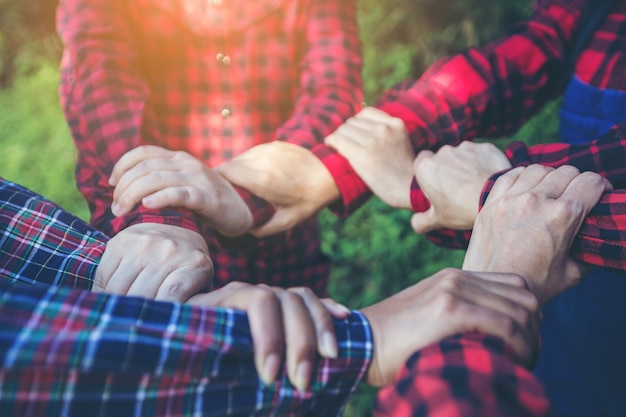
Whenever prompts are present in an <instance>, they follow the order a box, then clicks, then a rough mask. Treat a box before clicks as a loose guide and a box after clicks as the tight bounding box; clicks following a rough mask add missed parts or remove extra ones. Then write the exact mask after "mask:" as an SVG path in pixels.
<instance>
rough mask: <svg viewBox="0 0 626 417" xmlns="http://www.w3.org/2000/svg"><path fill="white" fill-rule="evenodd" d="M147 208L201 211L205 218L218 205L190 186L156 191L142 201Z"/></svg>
mask: <svg viewBox="0 0 626 417" xmlns="http://www.w3.org/2000/svg"><path fill="white" fill-rule="evenodd" d="M141 204H143V205H144V207H146V208H150V209H159V208H163V207H185V208H188V209H190V210H194V211H196V212H199V211H201V212H202V213H203V215H205V217H210V216H209V215H208V214H209V213H214V212H215V211H216V210H217V208H218V204H217V201H216V200H214V199H205V198H203V195H202V193H201V192H199V190H197V189H196V188H195V187H191V186H188V185H185V186H177V187H169V188H166V189H163V190H159V191H156V192H155V193H153V194H150V195H147V196H145V197H144V198H142V199H141Z"/></svg>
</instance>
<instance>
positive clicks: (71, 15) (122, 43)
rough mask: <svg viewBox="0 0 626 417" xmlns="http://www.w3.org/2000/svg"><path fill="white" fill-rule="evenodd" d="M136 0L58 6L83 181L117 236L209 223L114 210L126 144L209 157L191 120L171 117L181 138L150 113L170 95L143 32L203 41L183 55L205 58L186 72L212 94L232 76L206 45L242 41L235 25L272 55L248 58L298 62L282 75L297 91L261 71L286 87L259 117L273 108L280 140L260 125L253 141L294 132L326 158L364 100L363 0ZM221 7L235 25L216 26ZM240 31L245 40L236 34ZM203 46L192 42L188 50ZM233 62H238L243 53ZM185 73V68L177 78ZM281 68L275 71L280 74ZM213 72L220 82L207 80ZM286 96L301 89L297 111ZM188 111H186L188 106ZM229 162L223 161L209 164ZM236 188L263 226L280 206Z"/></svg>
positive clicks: (64, 89)
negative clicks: (153, 103) (113, 179)
mask: <svg viewBox="0 0 626 417" xmlns="http://www.w3.org/2000/svg"><path fill="white" fill-rule="evenodd" d="M129 4H132V3H129ZM129 4H127V2H126V1H123V0H116V1H113V2H111V1H105V0H90V1H88V2H87V1H85V0H62V1H61V2H60V5H59V9H58V13H57V26H58V30H59V34H60V36H61V38H62V40H63V42H64V45H65V51H64V59H63V62H62V65H61V67H62V68H61V88H60V92H61V99H62V102H63V108H64V112H65V115H66V118H67V120H68V124H69V126H70V130H71V131H72V136H73V137H74V140H75V143H76V146H77V149H78V164H77V183H78V186H79V189H80V190H81V192H82V193H83V194H84V195H85V197H86V198H87V200H88V201H89V202H90V209H91V211H92V220H91V222H92V223H93V224H95V225H97V227H99V228H100V229H101V230H104V231H106V232H107V233H108V234H111V235H112V234H115V233H117V232H119V231H120V230H122V229H124V228H125V227H128V226H129V225H131V224H136V223H142V222H143V221H145V220H149V221H151V222H161V223H167V224H171V225H178V226H182V227H185V228H187V229H190V230H194V231H196V232H200V231H201V230H205V229H204V228H203V225H202V224H201V223H200V221H199V220H198V217H197V216H194V215H193V213H192V212H190V211H189V210H185V209H176V210H172V209H168V210H165V209H164V210H149V209H146V208H144V207H143V206H141V205H140V206H139V207H137V208H136V210H133V211H132V212H130V213H128V214H127V215H124V216H122V217H119V218H116V217H114V216H113V215H112V214H111V211H110V210H109V208H110V206H111V202H112V199H113V197H112V196H113V189H112V187H110V186H109V184H108V182H107V181H108V178H109V175H110V173H111V170H112V169H113V166H114V164H115V162H116V161H117V160H118V159H119V158H120V157H121V156H122V155H123V154H124V153H126V152H127V151H129V150H131V149H133V148H136V147H137V146H139V145H142V144H146V143H151V144H160V146H166V147H170V148H176V149H183V150H187V151H188V152H190V153H192V154H193V155H195V156H196V157H201V158H204V156H202V155H197V154H196V153H197V152H194V150H193V149H189V146H188V144H187V143H186V142H185V140H186V139H185V138H186V136H185V135H186V134H185V133H180V132H182V131H184V130H185V129H180V128H179V126H178V125H177V126H169V127H168V129H170V132H169V133H172V132H174V133H172V137H169V136H168V137H164V133H163V132H160V131H159V128H158V127H157V126H154V125H153V123H151V122H146V121H154V120H155V114H154V108H152V107H150V106H148V105H147V104H146V103H147V102H148V97H149V96H150V95H151V94H154V95H158V94H165V93H163V91H161V90H159V91H151V90H150V86H149V83H148V82H147V80H146V79H145V74H143V72H142V71H143V70H144V69H145V68H143V66H145V65H147V64H146V63H144V62H141V59H142V57H140V56H139V49H140V47H139V46H138V44H139V43H140V42H141V40H140V32H141V31H142V30H143V31H145V32H146V33H150V32H151V31H154V30H165V31H167V32H168V36H173V37H176V39H178V40H179V41H180V42H181V43H183V44H184V43H187V44H188V43H189V42H195V43H194V45H196V44H197V47H195V46H194V48H195V49H194V48H188V50H185V51H184V52H181V51H176V52H175V54H178V53H180V54H181V56H183V55H184V54H189V53H193V54H194V55H193V57H191V58H190V57H189V55H184V56H185V57H186V58H189V62H193V63H197V65H199V66H200V67H198V68H196V67H193V66H192V65H193V64H191V63H188V64H187V65H188V66H189V67H184V68H182V71H181V74H185V75H186V76H188V78H189V79H191V80H197V79H201V80H200V81H198V85H196V86H195V87H194V88H198V89H204V90H202V91H203V92H204V93H207V92H211V94H215V93H213V91H221V90H220V89H222V87H223V86H222V85H221V84H220V82H223V81H224V80H222V78H220V77H223V74H221V73H219V72H218V73H216V74H214V75H215V76H214V77H213V76H212V75H211V72H210V70H211V68H212V67H211V65H217V66H218V67H219V64H216V63H215V62H214V61H215V54H212V53H211V52H209V50H212V49H211V48H208V47H205V46H206V45H205V44H206V43H207V40H206V39H207V38H208V37H210V39H212V42H213V41H214V42H215V43H216V44H217V45H220V47H221V46H228V47H232V48H241V45H240V44H239V43H238V42H239V40H238V39H239V38H238V37H237V36H233V35H232V33H229V32H228V31H229V30H231V31H232V32H233V33H236V34H240V33H243V32H244V31H249V32H250V33H251V34H248V35H246V37H245V39H253V40H254V42H257V43H261V45H262V46H263V48H262V49H261V50H263V51H265V54H264V55H263V56H248V57H247V58H246V59H247V60H248V61H250V62H255V61H254V60H271V61H272V62H277V63H278V64H276V65H279V64H280V65H282V66H281V67H280V68H283V67H285V65H284V61H285V60H286V61H288V64H289V65H288V66H287V67H288V68H289V71H290V73H289V80H279V81H281V82H283V84H280V85H282V86H284V85H285V83H287V84H288V85H289V86H290V88H291V90H288V91H281V92H280V94H275V93H277V91H279V90H280V89H281V87H280V86H279V85H273V84H271V82H274V81H276V80H273V79H272V80H268V79H261V78H259V80H258V81H259V85H260V86H264V85H270V86H271V88H275V90H276V91H271V93H272V94H271V96H269V97H262V98H261V104H262V112H263V114H262V115H259V116H258V117H257V119H259V118H262V123H261V124H262V125H263V126H265V125H269V126H273V128H274V129H275V130H274V131H272V133H271V134H270V136H273V138H270V137H266V136H267V132H266V133H260V134H257V133H255V135H256V136H254V137H253V140H254V141H255V142H256V143H260V142H265V141H267V140H270V139H276V140H283V141H287V142H290V143H293V144H296V145H299V146H302V147H304V148H306V149H310V150H311V151H312V152H313V153H315V154H319V155H320V157H322V155H323V154H324V150H325V149H326V147H325V146H323V145H320V143H321V142H322V140H323V139H324V137H326V136H327V135H328V134H329V133H331V132H332V131H333V130H334V129H335V128H336V127H337V126H339V125H340V124H341V122H342V121H343V120H345V119H346V118H347V117H349V116H351V115H352V114H354V112H355V111H356V109H357V108H358V107H359V106H360V105H361V102H362V100H363V97H362V88H361V87H362V77H361V67H362V59H361V55H360V51H361V45H360V40H359V37H358V28H357V23H356V8H355V2H354V0H346V1H341V2H336V1H332V0H324V1H311V0H289V1H284V0H259V1H256V2H254V3H249V2H248V3H246V4H245V9H246V13H245V14H242V13H241V6H240V5H238V4H237V3H236V2H223V3H222V2H219V3H218V2H201V1H194V0H188V1H185V2H181V4H180V6H175V5H174V4H176V3H172V4H167V3H162V2H156V1H151V0H148V1H144V2H142V3H141V5H140V6H138V3H137V2H134V5H133V6H132V7H130V5H129ZM206 8H208V9H209V10H208V11H207V10H205V9H206ZM131 9H132V12H131V11H130V10H131ZM272 11H274V12H278V13H283V14H284V15H286V17H285V20H286V21H285V22H280V25H282V26H283V29H284V30H285V33H283V34H282V36H283V37H286V39H289V44H290V45H291V46H288V47H285V46H284V45H283V43H284V39H283V38H272V37H271V36H267V33H273V32H275V31H277V28H275V27H265V26H263V25H264V23H263V22H264V21H267V20H268V19H263V18H262V17H265V16H267V15H271V13H270V12H272ZM139 13H141V15H139ZM211 14H215V15H219V16H221V18H223V20H226V21H228V24H219V25H218V24H214V23H213V22H211V21H209V20H210V17H209V16H211ZM274 14H276V13H274ZM141 16H145V19H141V18H140V17H141ZM207 19H208V20H207ZM270 22H273V21H270ZM164 26H165V27H167V28H168V29H165V28H164ZM224 28H227V29H224ZM195 30H199V31H200V32H199V33H200V34H201V35H202V36H193V35H192V34H193V33H194V31H195ZM264 31H266V32H267V33H264ZM149 36H152V35H149ZM230 38H233V39H234V41H230V42H231V43H228V42H229V41H228V39H230ZM147 39H149V38H147ZM263 42H267V43H268V45H264V44H263ZM216 47H217V46H216ZM157 49H158V45H157ZM192 49H193V52H189V50H192ZM255 49H259V48H249V47H247V46H246V47H245V48H243V50H244V51H246V52H245V53H247V54H248V53H249V51H252V50H255ZM165 53H166V51H165V50H163V49H158V58H159V59H161V60H167V59H168V58H169V59H173V60H177V59H179V58H180V57H179V56H178V55H177V56H175V57H167V56H163V54H165ZM293 59H299V62H297V63H295V62H291V61H290V60H293ZM184 62H186V61H184ZM281 63H283V64H281ZM230 65H231V66H234V65H235V62H234V61H233V62H232V63H230ZM240 73H241V74H244V73H245V72H244V71H240ZM237 74H239V73H236V72H235V73H230V75H229V80H228V83H230V84H229V85H230V86H229V87H228V88H230V89H237V88H239V89H243V88H244V87H243V86H245V85H247V84H252V87H251V88H249V90H250V91H248V92H247V93H246V99H244V100H248V96H253V95H254V94H257V95H258V92H257V91H256V90H254V83H255V81H256V80H254V79H249V78H245V79H240V80H237V79H234V80H231V79H230V78H232V77H237V76H238V77H242V75H241V74H239V75H237ZM255 74H256V73H255ZM185 75H180V74H178V73H175V74H174V77H184V76H185ZM255 76H257V75H255ZM273 76H274V77H276V74H274V75H273ZM204 78H208V79H209V80H207V81H206V82H205V81H204ZM213 78H214V79H213ZM176 80H178V78H176ZM220 80H222V81H220ZM170 81H171V80H170ZM177 82H180V80H178V81H177ZM190 82H196V81H190ZM211 83H213V84H211ZM184 86H188V84H184ZM246 88H248V87H246ZM259 88H261V87H259ZM163 90H165V89H163ZM253 90H254V91H253ZM181 91H183V92H182V93H181ZM259 91H260V90H259ZM171 94H172V96H171V97H169V101H168V104H169V105H170V106H172V107H177V106H179V107H180V108H181V109H185V108H186V107H185V106H187V104H188V103H186V102H185V99H181V95H183V96H184V94H185V93H184V90H176V91H174V92H172V93H171ZM284 96H286V97H291V100H292V101H293V103H292V105H293V109H283V108H282V107H283V106H285V103H284V100H283V97H284ZM240 99H241V97H239V98H238V100H240ZM257 99H258V98H257ZM281 100H283V101H281ZM215 101H217V102H219V101H220V98H219V97H217V98H215ZM170 102H171V103H170ZM172 103H174V104H172ZM244 107H245V106H244ZM184 111H185V110H181V112H182V113H184ZM285 111H287V112H288V113H287V114H289V115H290V116H289V117H288V118H287V119H286V120H281V118H284V116H281V115H280V114H279V113H280V112H285ZM220 118H221V117H220ZM177 123H180V124H183V125H184V124H185V123H188V121H185V120H184V119H180V120H179V121H178V122H177ZM257 127H258V126H257ZM186 128H188V129H192V126H191V125H190V124H189V125H187V126H186ZM259 129H260V128H259ZM246 134H247V135H249V136H250V135H251V134H248V133H246ZM226 139H227V140H226V141H225V145H223V148H224V150H228V149H227V148H228V146H229V145H228V144H229V143H231V142H233V141H234V139H233V138H232V137H228V138H226ZM215 140H217V141H219V140H220V138H218V139H215ZM210 157H214V156H210ZM220 157H221V156H218V159H219V158H220ZM218 162H220V161H212V163H211V164H210V165H212V166H214V165H216V164H217V163H218ZM236 189H237V191H238V193H239V194H240V196H241V197H242V198H243V200H244V201H245V203H246V204H247V205H248V207H249V208H250V211H251V213H252V217H253V226H258V225H260V224H263V223H264V222H265V221H267V220H268V219H269V218H270V217H271V216H272V215H273V213H274V208H273V206H272V205H271V204H268V203H266V202H265V201H263V200H261V199H260V198H258V197H256V196H254V195H252V194H251V193H249V192H248V191H246V190H244V189H242V188H239V187H236Z"/></svg>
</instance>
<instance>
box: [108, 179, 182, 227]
mask: <svg viewBox="0 0 626 417" xmlns="http://www.w3.org/2000/svg"><path fill="white" fill-rule="evenodd" d="M125 179H126V178H125V177H124V180H125ZM184 181H185V179H184V177H183V176H182V175H181V174H180V172H178V171H167V170H162V171H158V172H150V173H147V174H145V175H143V176H139V177H136V178H135V179H134V180H133V181H132V182H125V183H124V185H123V188H122V187H120V186H121V185H122V180H120V183H119V184H120V186H118V187H119V188H118V187H115V191H114V197H113V205H112V206H111V211H112V212H113V214H115V215H116V216H121V215H123V214H126V213H127V212H128V211H130V210H132V208H133V207H135V206H136V205H137V204H139V203H141V202H142V200H143V199H144V198H145V197H147V196H149V195H150V194H154V193H155V192H158V191H160V190H163V189H165V188H168V187H177V186H184V185H185V183H184Z"/></svg>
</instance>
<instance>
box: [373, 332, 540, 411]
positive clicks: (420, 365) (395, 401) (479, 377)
mask: <svg viewBox="0 0 626 417" xmlns="http://www.w3.org/2000/svg"><path fill="white" fill-rule="evenodd" d="M515 360H516V358H515V355H514V354H513V352H512V351H511V349H510V348H508V346H506V345H505V343H504V342H503V341H502V340H501V339H498V338H496V337H493V336H486V335H483V334H479V333H467V334H463V335H457V336H454V337H450V338H448V339H445V340H443V341H441V342H440V343H438V344H434V345H431V346H429V347H427V348H424V349H422V350H421V351H419V352H417V353H415V354H414V355H413V356H412V357H411V358H410V359H409V360H408V361H407V363H406V366H405V367H404V368H403V369H402V370H401V371H400V373H399V374H398V376H397V378H396V382H395V384H393V385H390V386H388V387H386V388H384V389H382V390H381V391H380V392H379V394H378V399H377V403H376V408H375V411H374V415H375V416H377V417H382V416H394V417H402V416H414V417H415V416H424V417H426V416H428V417H439V416H441V417H444V416H445V417H451V416H455V417H487V416H489V417H496V416H501V417H511V416H515V417H522V416H524V417H531V416H532V417H538V416H548V415H551V411H550V404H549V401H548V399H547V397H546V395H545V392H544V390H543V387H542V386H541V384H540V383H539V381H538V380H537V379H536V378H535V377H534V376H533V375H532V374H531V373H530V372H529V371H528V370H526V369H524V368H523V367H521V366H520V365H518V364H516V363H515Z"/></svg>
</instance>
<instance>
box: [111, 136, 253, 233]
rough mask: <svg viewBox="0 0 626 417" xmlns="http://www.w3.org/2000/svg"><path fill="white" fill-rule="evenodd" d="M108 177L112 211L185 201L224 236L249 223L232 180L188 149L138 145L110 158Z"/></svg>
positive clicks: (177, 204)
mask: <svg viewBox="0 0 626 417" xmlns="http://www.w3.org/2000/svg"><path fill="white" fill-rule="evenodd" d="M109 183H110V184H111V185H112V186H114V187H115V190H114V193H113V204H112V206H111V209H112V211H113V213H114V214H115V215H116V216H122V215H124V214H126V213H128V212H129V211H130V210H132V208H133V207H134V206H136V205H137V204H143V205H144V206H145V207H147V208H155V209H158V208H163V207H184V208H188V209H190V210H193V211H195V212H197V213H198V214H200V215H201V216H203V217H204V218H205V219H206V221H207V222H208V223H209V224H211V225H212V226H213V227H215V229H217V230H219V231H220V232H221V233H222V234H224V235H226V236H238V235H241V234H243V233H246V232H247V231H248V230H249V229H250V227H251V226H252V214H251V213H250V210H249V209H248V207H247V206H246V204H245V203H244V201H243V200H242V199H241V197H240V196H239V194H238V193H237V192H236V191H235V189H234V188H233V187H232V185H231V184H230V183H229V182H228V181H226V180H224V178H223V177H222V176H220V175H219V174H218V173H217V172H215V171H214V170H212V169H211V168H209V167H207V166H206V165H205V164H204V163H202V162H201V161H199V160H198V159H196V158H195V157H193V156H191V155H190V154H188V153H187V152H182V151H176V152H175V151H170V150H168V149H165V148H161V147H158V146H150V145H148V146H140V147H137V148H135V149H133V150H131V151H129V152H127V153H126V154H124V156H122V158H120V160H119V161H118V162H117V163H116V164H115V166H114V167H113V171H112V173H111V177H110V179H109Z"/></svg>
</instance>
